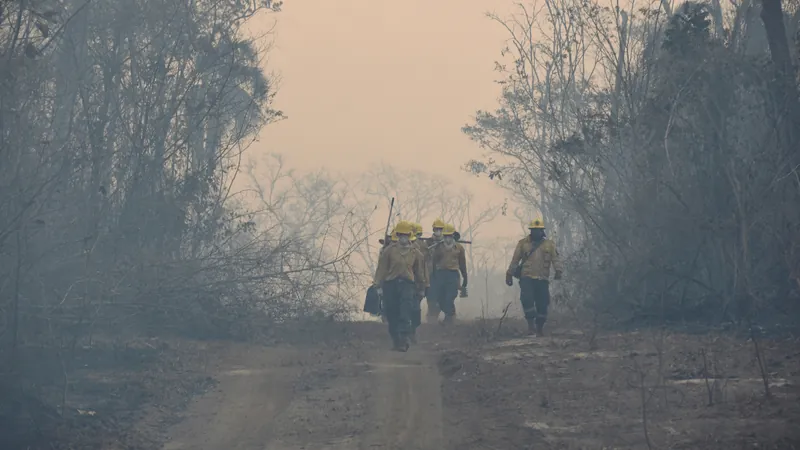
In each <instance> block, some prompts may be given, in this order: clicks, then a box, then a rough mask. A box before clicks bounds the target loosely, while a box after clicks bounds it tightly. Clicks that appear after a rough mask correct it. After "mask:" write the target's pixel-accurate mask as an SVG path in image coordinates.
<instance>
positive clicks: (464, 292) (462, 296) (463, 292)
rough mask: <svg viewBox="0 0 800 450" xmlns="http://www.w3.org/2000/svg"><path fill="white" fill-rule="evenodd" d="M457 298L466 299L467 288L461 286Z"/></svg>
mask: <svg viewBox="0 0 800 450" xmlns="http://www.w3.org/2000/svg"><path fill="white" fill-rule="evenodd" d="M459 297H461V298H467V287H466V286H461V295H459Z"/></svg>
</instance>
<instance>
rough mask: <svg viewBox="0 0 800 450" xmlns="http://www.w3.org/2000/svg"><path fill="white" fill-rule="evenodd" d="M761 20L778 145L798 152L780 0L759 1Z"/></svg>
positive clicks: (798, 112) (799, 122) (798, 115)
mask: <svg viewBox="0 0 800 450" xmlns="http://www.w3.org/2000/svg"><path fill="white" fill-rule="evenodd" d="M761 20H762V21H763V22H764V28H765V29H766V31H767V42H768V43H769V51H770V54H771V56H772V64H773V66H774V68H775V83H774V88H773V89H774V95H775V99H776V101H781V99H783V101H784V102H785V103H784V104H783V105H780V104H779V113H778V114H779V117H778V127H779V130H780V135H781V141H782V142H781V144H782V146H783V148H784V149H785V150H786V151H787V152H800V149H798V148H797V147H798V146H797V143H798V139H797V134H798V127H800V104H798V98H797V94H798V93H797V84H796V81H795V80H796V75H795V70H794V67H793V65H792V57H791V52H790V50H789V39H788V38H787V37H786V26H785V25H784V21H783V8H782V7H781V0H762V1H761Z"/></svg>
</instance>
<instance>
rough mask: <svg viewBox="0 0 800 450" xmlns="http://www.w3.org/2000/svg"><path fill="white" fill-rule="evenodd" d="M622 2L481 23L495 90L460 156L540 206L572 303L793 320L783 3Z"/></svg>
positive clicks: (641, 315)
mask: <svg viewBox="0 0 800 450" xmlns="http://www.w3.org/2000/svg"><path fill="white" fill-rule="evenodd" d="M625 8H626V7H625V6H624V5H616V6H614V7H613V8H611V7H602V6H598V5H597V4H595V3H592V2H585V1H573V0H546V1H543V2H538V3H537V4H536V5H535V6H532V7H520V10H519V12H518V13H516V14H514V15H513V16H512V17H511V18H510V19H504V18H500V17H493V18H494V19H495V20H496V21H498V22H499V23H500V24H501V26H503V27H505V29H506V30H507V31H508V36H509V41H508V46H507V48H506V49H504V51H503V57H504V59H503V60H502V61H501V62H498V64H497V67H498V71H499V72H500V73H501V75H502V78H501V79H500V80H499V83H500V84H501V85H502V88H503V95H502V97H501V99H500V104H499V107H498V108H497V109H496V110H495V111H479V112H478V113H477V115H476V116H475V120H474V122H473V123H471V124H469V125H467V126H465V127H464V129H463V130H464V132H465V133H466V134H467V135H468V136H470V137H471V138H472V139H473V140H474V141H476V142H477V143H479V144H480V145H481V146H482V147H483V148H484V149H486V150H487V152H488V154H489V156H490V158H491V159H490V161H489V162H471V163H469V164H468V165H467V167H468V168H469V170H472V171H475V170H476V168H477V171H479V172H482V173H485V174H488V175H489V176H492V178H495V177H496V174H498V173H502V174H503V178H502V181H500V182H501V183H502V184H503V185H504V186H506V187H508V188H509V189H510V190H511V191H512V192H514V193H515V194H516V196H517V197H518V199H521V200H523V201H526V202H529V203H531V204H535V205H537V207H538V208H540V209H541V211H543V213H544V215H545V218H546V219H547V220H548V221H549V222H550V223H552V225H553V226H552V228H554V229H555V230H557V240H558V243H559V246H560V249H561V252H562V253H563V254H566V255H567V256H568V259H569V267H570V270H568V272H569V273H570V276H569V277H567V278H568V279H567V281H565V283H567V284H569V287H568V288H567V296H568V297H569V299H570V300H569V301H570V302H571V303H572V306H573V308H582V309H583V310H584V311H587V310H588V311H591V312H592V313H593V314H600V315H602V316H604V317H605V318H606V319H611V320H613V321H616V322H618V323H619V322H625V323H637V324H641V323H650V324H662V323H673V324H675V323H687V322H691V323H695V324H701V325H722V324H736V325H741V326H743V327H749V326H750V325H751V324H758V325H759V326H761V327H764V329H769V330H776V329H777V328H780V327H791V328H793V329H795V330H796V329H797V325H799V324H800V322H798V318H800V294H799V293H798V291H800V208H798V207H797V205H798V204H800V203H798V202H799V201H800V176H799V175H798V171H797V169H798V164H800V135H799V134H798V130H800V115H798V94H797V92H798V88H797V72H796V69H795V68H796V63H797V53H798V45H797V41H796V39H795V38H796V36H797V30H798V27H797V24H798V17H799V16H798V13H797V5H796V4H795V3H793V2H784V4H783V5H781V2H779V1H764V2H763V3H758V2H750V1H745V2H732V5H728V4H725V5H722V6H721V5H720V3H719V2H711V3H701V2H686V3H683V4H680V5H676V9H675V10H674V11H673V10H672V6H671V4H670V3H669V2H661V3H660V4H659V3H653V4H648V6H646V7H645V6H641V5H640V6H637V8H636V9H631V8H628V9H627V10H626V9H625ZM784 331H785V328H784Z"/></svg>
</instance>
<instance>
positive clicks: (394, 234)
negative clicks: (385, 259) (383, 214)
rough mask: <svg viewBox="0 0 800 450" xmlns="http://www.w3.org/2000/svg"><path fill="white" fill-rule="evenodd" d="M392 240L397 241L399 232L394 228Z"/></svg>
mask: <svg viewBox="0 0 800 450" xmlns="http://www.w3.org/2000/svg"><path fill="white" fill-rule="evenodd" d="M392 242H397V233H395V232H394V230H392Z"/></svg>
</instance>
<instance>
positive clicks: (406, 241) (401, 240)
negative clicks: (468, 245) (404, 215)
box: [397, 236, 411, 245]
mask: <svg viewBox="0 0 800 450" xmlns="http://www.w3.org/2000/svg"><path fill="white" fill-rule="evenodd" d="M397 242H399V243H400V244H401V245H408V244H410V243H411V237H410V236H397Z"/></svg>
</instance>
